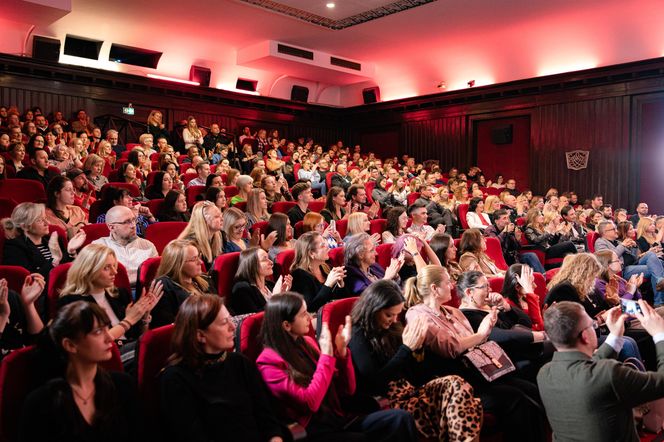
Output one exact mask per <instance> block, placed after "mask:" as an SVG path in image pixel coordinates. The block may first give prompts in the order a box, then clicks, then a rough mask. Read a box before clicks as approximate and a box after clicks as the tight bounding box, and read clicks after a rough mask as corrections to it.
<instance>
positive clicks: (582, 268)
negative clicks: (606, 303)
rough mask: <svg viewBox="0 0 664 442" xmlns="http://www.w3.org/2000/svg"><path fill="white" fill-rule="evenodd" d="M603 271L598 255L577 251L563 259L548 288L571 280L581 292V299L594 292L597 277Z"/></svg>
mask: <svg viewBox="0 0 664 442" xmlns="http://www.w3.org/2000/svg"><path fill="white" fill-rule="evenodd" d="M601 273H602V266H601V265H600V263H599V261H598V260H597V257H595V255H593V254H592V253H576V254H573V255H567V256H566V257H565V259H564V261H563V265H562V267H560V271H558V273H556V275H555V276H554V277H553V279H552V280H551V282H549V285H548V286H547V288H548V289H549V290H551V288H553V287H555V286H556V285H558V284H560V283H562V282H569V283H570V284H572V285H573V286H574V288H575V289H576V291H577V293H578V294H579V300H581V301H583V299H585V298H586V296H588V294H590V292H592V290H593V288H594V287H595V278H597V277H599V275H600V274H601Z"/></svg>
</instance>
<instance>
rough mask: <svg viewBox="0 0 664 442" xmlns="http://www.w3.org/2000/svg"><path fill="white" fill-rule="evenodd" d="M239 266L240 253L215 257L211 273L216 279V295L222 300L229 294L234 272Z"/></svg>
mask: <svg viewBox="0 0 664 442" xmlns="http://www.w3.org/2000/svg"><path fill="white" fill-rule="evenodd" d="M239 265H240V252H233V253H224V254H223V255H219V256H217V258H216V259H215V260H214V264H213V265H212V272H213V275H214V277H215V278H217V294H218V295H219V296H221V297H222V298H223V297H225V296H228V295H230V294H231V289H232V288H233V280H234V279H235V272H237V268H238V266H239Z"/></svg>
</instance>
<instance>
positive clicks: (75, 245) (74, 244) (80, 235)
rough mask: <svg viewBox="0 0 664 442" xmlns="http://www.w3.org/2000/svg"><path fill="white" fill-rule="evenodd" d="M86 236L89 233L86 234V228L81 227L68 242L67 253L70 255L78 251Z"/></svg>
mask: <svg viewBox="0 0 664 442" xmlns="http://www.w3.org/2000/svg"><path fill="white" fill-rule="evenodd" d="M86 238H87V235H86V234H85V230H83V229H81V230H79V231H78V232H76V235H74V237H73V238H72V239H70V240H69V242H68V243H67V253H69V254H70V255H73V254H74V253H76V251H77V250H78V249H80V248H81V246H83V243H84V242H85V239H86Z"/></svg>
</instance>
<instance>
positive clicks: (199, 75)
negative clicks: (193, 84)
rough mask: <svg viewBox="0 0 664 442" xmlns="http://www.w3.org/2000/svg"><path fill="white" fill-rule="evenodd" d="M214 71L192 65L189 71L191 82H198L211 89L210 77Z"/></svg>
mask: <svg viewBox="0 0 664 442" xmlns="http://www.w3.org/2000/svg"><path fill="white" fill-rule="evenodd" d="M211 75H212V71H211V70H210V69H208V68H204V67H203V66H194V65H193V64H192V65H191V69H189V81H197V82H198V83H199V84H200V85H201V86H203V87H210V76H211Z"/></svg>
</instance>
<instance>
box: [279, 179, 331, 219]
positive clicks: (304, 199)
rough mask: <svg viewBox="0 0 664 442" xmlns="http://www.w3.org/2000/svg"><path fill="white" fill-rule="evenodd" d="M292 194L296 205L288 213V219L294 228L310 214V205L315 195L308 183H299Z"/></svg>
mask: <svg viewBox="0 0 664 442" xmlns="http://www.w3.org/2000/svg"><path fill="white" fill-rule="evenodd" d="M292 193H293V200H294V201H295V203H296V204H295V207H293V208H292V209H290V210H289V211H288V219H289V220H290V223H291V225H293V226H294V225H295V224H297V222H298V221H303V220H304V215H306V214H307V213H309V203H310V202H311V201H312V200H313V195H312V194H311V187H310V186H309V184H308V183H297V184H296V185H295V186H293V192H292ZM323 216H325V215H323Z"/></svg>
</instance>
